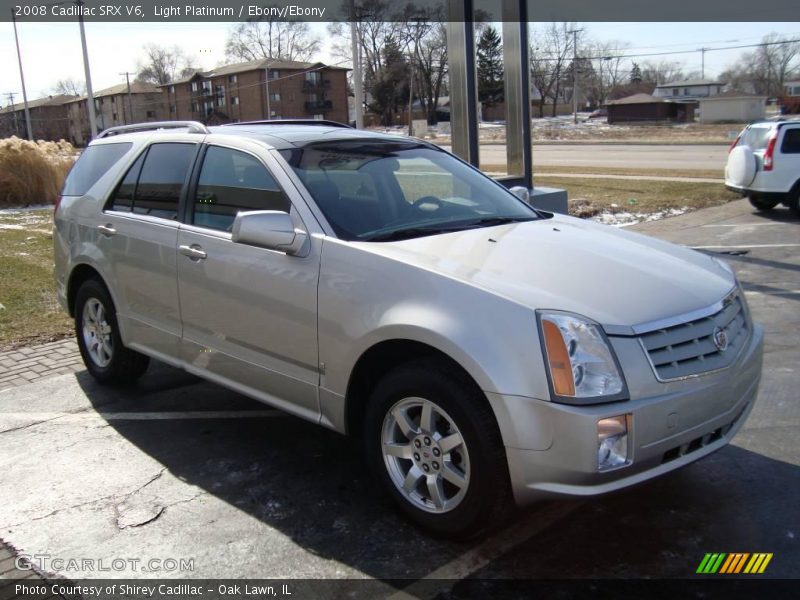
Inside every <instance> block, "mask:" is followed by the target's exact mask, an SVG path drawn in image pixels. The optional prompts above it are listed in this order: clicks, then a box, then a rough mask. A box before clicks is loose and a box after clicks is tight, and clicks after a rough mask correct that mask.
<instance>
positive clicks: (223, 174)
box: [192, 146, 291, 231]
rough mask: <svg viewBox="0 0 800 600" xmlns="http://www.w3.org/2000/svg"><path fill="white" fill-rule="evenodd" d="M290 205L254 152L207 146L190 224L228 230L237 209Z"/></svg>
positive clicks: (278, 207) (277, 207) (288, 208)
mask: <svg viewBox="0 0 800 600" xmlns="http://www.w3.org/2000/svg"><path fill="white" fill-rule="evenodd" d="M290 207H291V205H290V202H289V199H288V198H287V197H286V194H284V193H283V190H281V188H280V186H279V185H278V183H277V182H276V181H275V178H274V177H272V175H271V174H270V173H269V171H267V169H266V167H264V165H263V164H261V162H260V161H259V160H258V159H256V158H255V157H254V156H251V155H249V154H246V153H244V152H239V151H237V150H231V149H229V148H221V147H218V146H211V147H209V149H208V151H207V152H206V155H205V157H204V158H203V166H202V168H201V170H200V178H199V180H198V182H197V192H196V194H195V198H194V210H193V213H192V223H193V224H194V225H198V226H200V227H208V228H210V229H218V230H221V231H230V230H231V228H232V227H233V220H234V219H235V218H236V215H237V213H239V211H251V210H280V211H284V212H289V210H290Z"/></svg>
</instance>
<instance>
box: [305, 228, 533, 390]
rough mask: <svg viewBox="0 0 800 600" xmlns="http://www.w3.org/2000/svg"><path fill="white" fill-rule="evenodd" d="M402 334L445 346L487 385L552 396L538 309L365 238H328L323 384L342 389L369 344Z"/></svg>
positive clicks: (322, 306) (323, 278)
mask: <svg viewBox="0 0 800 600" xmlns="http://www.w3.org/2000/svg"><path fill="white" fill-rule="evenodd" d="M397 339H401V340H412V341H416V342H421V343H423V344H427V345H429V346H432V347H433V348H436V349H437V350H439V351H441V352H443V353H444V354H446V355H447V356H449V357H450V358H451V359H453V360H454V361H456V362H457V363H459V364H460V365H461V366H462V367H463V368H464V369H465V370H466V371H467V373H469V374H470V375H471V376H472V378H473V379H474V380H475V381H476V382H477V384H478V385H479V386H480V388H481V389H482V390H484V391H485V392H495V393H500V394H511V395H521V396H527V397H532V398H548V397H549V392H548V388H547V378H546V375H545V372H544V363H543V361H542V355H541V349H540V345H539V340H538V332H537V327H536V316H535V313H534V311H533V310H531V309H530V308H528V307H525V306H522V305H520V304H518V303H516V302H514V301H512V300H509V299H507V298H504V297H502V296H499V295H497V294H494V293H492V292H489V291H488V290H484V289H482V288H480V287H477V286H474V285H471V284H469V283H466V282H464V281H461V280H458V279H455V278H451V277H447V276H444V275H441V274H439V273H436V272H433V271H430V270H426V269H422V268H419V267H416V266H414V265H411V264H407V263H403V262H401V261H397V260H394V259H392V258H388V257H385V256H382V255H379V254H375V253H371V252H369V251H365V250H364V248H363V246H361V247H357V246H353V245H349V244H347V243H343V242H339V241H337V240H334V241H327V240H326V242H325V246H324V250H323V259H322V267H321V273H320V284H319V354H320V362H322V363H324V364H325V369H324V374H323V377H322V380H321V385H322V387H323V388H325V389H327V390H329V391H330V392H332V393H334V394H337V395H341V396H343V395H344V394H345V393H346V390H347V385H348V381H349V377H350V374H351V372H352V370H353V367H354V366H355V365H356V363H357V361H358V359H359V358H360V357H361V356H362V355H363V354H364V352H366V351H367V350H368V349H369V348H371V347H372V346H374V345H375V344H378V343H380V342H384V341H388V340H397Z"/></svg>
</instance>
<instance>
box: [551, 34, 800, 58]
mask: <svg viewBox="0 0 800 600" xmlns="http://www.w3.org/2000/svg"><path fill="white" fill-rule="evenodd" d="M798 42H800V38H798V39H792V40H780V41H777V42H762V43H760V44H742V45H738V46H722V47H719V48H705V52H718V51H720V50H741V49H744V48H762V47H767V46H778V45H781V44H794V43H798ZM697 52H699V50H698V49H696V48H695V49H694V50H673V51H671V52H646V53H640V54H617V55H609V54H603V55H601V56H582V57H580V58H581V59H583V60H599V59H605V58H644V57H649V56H672V55H675V54H696V53H697ZM536 60H544V61H559V60H563V59H562V58H547V57H542V58H537V59H536Z"/></svg>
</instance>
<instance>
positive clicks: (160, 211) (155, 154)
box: [133, 143, 197, 219]
mask: <svg viewBox="0 0 800 600" xmlns="http://www.w3.org/2000/svg"><path fill="white" fill-rule="evenodd" d="M196 150H197V147H196V145H195V144H178V143H164V144H153V145H152V146H150V150H148V152H147V156H146V157H145V160H144V165H142V172H141V174H140V175H139V182H138V184H137V185H136V193H135V196H134V201H133V212H134V213H136V214H139V215H148V216H151V217H160V218H162V219H175V218H177V215H178V199H179V198H180V195H181V189H182V188H183V184H184V182H185V180H186V174H187V173H188V172H189V167H190V166H191V164H192V159H193V158H194V155H195V152H196Z"/></svg>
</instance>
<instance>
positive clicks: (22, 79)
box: [11, 8, 33, 141]
mask: <svg viewBox="0 0 800 600" xmlns="http://www.w3.org/2000/svg"><path fill="white" fill-rule="evenodd" d="M11 22H12V23H14V41H15V42H16V44H17V61H18V62H19V80H20V82H21V83H22V103H23V105H24V106H25V127H26V128H27V130H28V139H29V140H31V141H33V129H32V128H31V111H30V110H29V109H28V93H27V92H26V91H25V75H24V73H23V72H22V55H21V54H20V52H19V36H18V35H17V19H16V17H15V16H14V9H13V8H12V9H11Z"/></svg>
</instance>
